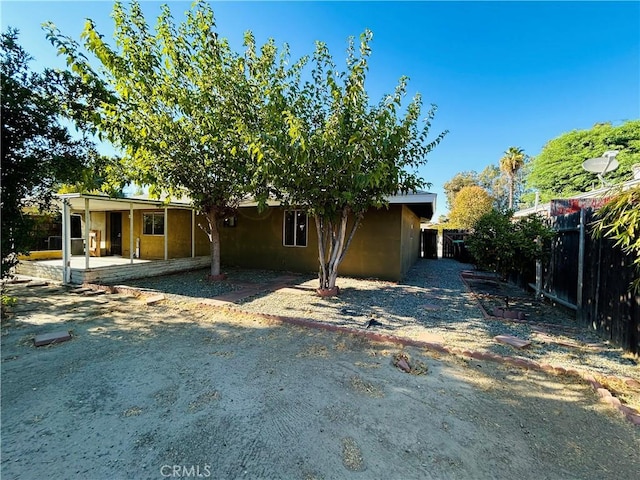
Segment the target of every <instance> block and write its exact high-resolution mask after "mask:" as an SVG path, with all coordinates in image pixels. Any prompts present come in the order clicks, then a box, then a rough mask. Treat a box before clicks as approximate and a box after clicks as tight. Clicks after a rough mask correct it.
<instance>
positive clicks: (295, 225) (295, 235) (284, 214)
mask: <svg viewBox="0 0 640 480" xmlns="http://www.w3.org/2000/svg"><path fill="white" fill-rule="evenodd" d="M287 212H293V219H294V222H293V245H287V244H286V243H285V240H286V238H287V235H286V228H287ZM297 212H301V213H304V219H305V228H304V235H305V239H304V245H297V243H298V242H297V239H298V216H297ZM308 245H309V215H307V212H305V211H304V210H301V209H299V208H298V209H289V210H283V212H282V246H283V247H288V248H289V247H297V248H307V246H308Z"/></svg>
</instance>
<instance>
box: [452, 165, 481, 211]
mask: <svg viewBox="0 0 640 480" xmlns="http://www.w3.org/2000/svg"><path fill="white" fill-rule="evenodd" d="M479 185H480V180H479V179H478V172H476V171H474V170H471V171H468V172H458V173H456V174H455V175H454V176H453V177H452V178H451V180H449V181H447V182H444V185H443V187H444V194H445V196H446V197H447V206H448V207H449V208H450V209H451V208H453V203H454V200H455V198H456V195H457V194H458V192H459V191H460V190H462V189H463V188H464V187H473V186H479Z"/></svg>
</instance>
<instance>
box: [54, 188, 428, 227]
mask: <svg viewBox="0 0 640 480" xmlns="http://www.w3.org/2000/svg"><path fill="white" fill-rule="evenodd" d="M57 198H58V199H59V201H60V203H61V202H63V201H66V202H67V203H68V204H69V205H70V206H71V209H72V210H76V211H82V210H84V209H85V200H87V199H88V200H89V207H90V209H91V211H94V212H95V211H109V210H114V209H120V210H128V209H129V208H132V209H133V210H148V209H158V208H165V207H168V208H183V209H191V204H190V202H189V199H188V198H184V197H183V198H180V199H171V200H170V201H168V202H167V201H166V200H165V199H151V198H148V197H147V196H133V197H126V198H113V197H109V196H108V195H102V194H87V193H67V194H62V195H57ZM387 201H388V202H389V204H391V205H406V206H407V207H408V208H409V209H411V211H413V212H414V213H415V214H416V215H417V216H418V217H420V218H421V219H425V220H430V219H431V217H433V212H434V211H435V208H436V194H435V193H430V192H418V193H414V194H407V195H393V196H390V197H387ZM267 204H268V205H269V206H274V207H275V206H278V205H280V202H278V201H275V200H270V201H269V202H267ZM256 205H257V203H256V202H255V201H253V200H247V201H245V202H242V203H241V204H240V207H253V206H256Z"/></svg>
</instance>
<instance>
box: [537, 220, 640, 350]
mask: <svg viewBox="0 0 640 480" xmlns="http://www.w3.org/2000/svg"><path fill="white" fill-rule="evenodd" d="M593 220H594V211H593V210H591V209H581V210H580V211H579V212H576V213H571V214H567V215H560V216H557V217H553V219H552V226H553V228H554V229H555V230H556V232H557V235H556V238H555V239H554V240H553V242H552V245H551V247H552V248H551V252H552V253H551V257H550V259H549V261H548V262H547V263H546V264H545V265H539V266H538V275H537V279H536V285H535V287H536V289H537V290H538V291H539V292H540V293H542V294H543V295H545V296H547V297H549V298H551V299H552V300H554V301H556V302H558V303H560V304H562V305H565V306H567V307H569V308H572V309H574V310H575V311H576V317H577V319H578V320H579V321H580V322H582V323H584V324H585V325H586V326H588V327H589V328H591V329H594V330H596V331H597V332H598V333H599V334H600V335H601V336H603V337H604V338H607V339H609V340H611V341H612V342H614V343H616V344H617V345H620V346H621V347H623V348H625V349H626V350H629V351H631V352H634V353H640V296H639V295H634V294H633V293H632V292H631V290H630V288H629V285H630V284H631V282H632V280H633V279H634V278H635V275H637V273H636V271H635V269H634V268H633V266H632V262H633V258H631V256H630V255H626V254H624V252H622V250H621V249H620V248H619V247H616V246H615V245H614V242H613V241H611V240H608V239H593V238H592V235H591V228H590V225H591V224H592V222H593Z"/></svg>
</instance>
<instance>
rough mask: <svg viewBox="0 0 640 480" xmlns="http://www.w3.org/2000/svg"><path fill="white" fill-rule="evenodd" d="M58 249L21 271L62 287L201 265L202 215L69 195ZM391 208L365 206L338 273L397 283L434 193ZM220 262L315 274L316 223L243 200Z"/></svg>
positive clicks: (226, 228) (398, 200) (184, 205)
mask: <svg viewBox="0 0 640 480" xmlns="http://www.w3.org/2000/svg"><path fill="white" fill-rule="evenodd" d="M58 201H59V203H60V206H61V211H62V235H61V237H62V238H61V241H60V242H58V243H61V245H62V249H61V250H48V251H45V252H33V253H32V255H30V256H29V257H26V258H23V260H22V261H21V262H20V264H19V266H18V270H17V271H18V273H22V274H26V275H33V276H39V277H44V278H53V279H55V280H63V281H64V282H65V283H85V282H99V283H100V282H102V283H114V282H121V281H125V280H127V279H132V278H140V277H146V276H151V275H160V274H165V273H172V272H177V271H184V270H191V269H197V268H204V267H206V266H208V265H209V264H210V257H209V241H208V238H207V236H206V234H205V233H204V232H203V231H202V229H201V228H200V227H199V224H204V223H205V220H204V218H203V217H201V216H200V215H199V214H197V212H196V211H194V210H193V209H192V208H191V207H190V205H189V202H188V201H187V200H184V199H183V200H173V201H170V202H163V201H159V200H152V199H148V198H140V197H132V198H110V197H107V196H102V195H89V194H65V195H60V196H59V197H58ZM388 202H389V205H388V208H381V209H371V210H370V211H368V212H367V213H366V214H365V216H364V219H363V220H362V222H361V225H360V227H359V228H358V230H357V232H356V234H355V236H354V238H353V242H352V243H351V246H350V248H349V251H348V252H347V254H346V256H345V258H344V261H343V262H342V264H341V265H340V269H339V270H340V274H341V275H345V276H356V277H373V278H380V279H385V280H392V281H398V280H400V279H401V278H402V277H403V276H404V275H405V274H406V272H407V271H408V270H409V268H410V267H411V265H413V263H414V262H415V261H416V260H417V259H418V258H419V256H420V223H421V221H422V222H425V221H428V220H429V219H431V217H432V216H433V212H434V210H435V203H436V195H435V194H433V193H429V192H421V193H417V194H410V195H397V196H392V197H389V198H388ZM220 242H221V262H222V264H223V266H238V267H244V268H259V269H269V270H284V271H293V272H305V273H306V272H315V271H317V270H318V265H319V263H318V244H317V233H316V229H315V222H314V220H313V218H307V216H306V214H305V213H304V212H303V211H301V210H296V209H285V208H284V207H281V206H280V205H278V204H277V203H276V202H271V204H270V205H269V206H268V207H267V208H266V209H264V210H262V211H260V210H258V208H257V206H256V204H255V203H254V202H250V201H247V202H245V203H243V204H242V205H240V207H239V208H238V210H237V214H236V215H235V216H234V217H233V218H227V219H225V221H224V222H223V225H222V227H221V228H220Z"/></svg>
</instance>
